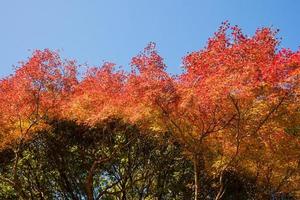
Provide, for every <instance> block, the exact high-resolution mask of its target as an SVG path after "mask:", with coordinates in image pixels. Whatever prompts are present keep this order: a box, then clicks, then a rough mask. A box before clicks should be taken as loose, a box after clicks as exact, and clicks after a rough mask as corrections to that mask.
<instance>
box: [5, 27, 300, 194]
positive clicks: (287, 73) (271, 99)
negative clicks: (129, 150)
mask: <svg viewBox="0 0 300 200" xmlns="http://www.w3.org/2000/svg"><path fill="white" fill-rule="evenodd" d="M276 33H277V31H276V30H272V29H270V28H260V29H258V30H257V31H256V32H255V33H254V35H253V36H247V35H245V34H243V33H242V31H241V29H240V28H239V27H237V26H233V27H231V26H230V25H229V24H228V23H227V22H225V23H223V24H222V26H221V27H220V28H219V30H218V31H217V32H216V33H215V34H214V36H213V37H211V38H210V39H209V40H208V42H207V45H206V47H205V48H203V49H202V50H199V51H195V52H192V53H189V54H188V55H186V56H185V57H184V58H183V68H184V72H183V73H182V74H179V75H177V76H171V75H170V74H169V73H168V72H167V68H166V65H165V64H164V62H163V58H162V57H161V56H160V55H159V54H158V52H157V50H156V48H155V44H154V43H150V44H149V45H148V46H147V47H146V48H145V49H144V51H142V52H141V53H140V54H138V55H137V56H135V57H133V58H132V61H131V67H132V68H131V71H129V72H126V71H123V70H116V67H115V65H114V64H112V63H104V64H103V65H102V66H101V67H91V68H89V69H88V70H87V72H86V73H85V74H84V76H83V77H82V78H78V77H77V76H78V71H77V64H76V62H75V61H71V60H63V59H61V58H60V57H59V54H58V52H53V51H50V50H47V49H46V50H44V51H35V52H33V55H32V57H30V58H29V61H28V62H24V63H21V66H20V67H19V68H18V69H17V70H16V72H15V74H13V75H11V76H9V77H7V78H4V79H2V80H1V81H0V104H1V111H0V148H1V149H6V148H11V147H13V149H14V151H15V160H14V161H15V165H14V167H13V171H14V178H12V179H11V178H9V177H4V176H0V177H1V179H2V180H3V181H7V182H8V183H10V184H11V185H13V186H14V187H15V190H16V191H17V193H18V195H21V196H22V195H24V194H22V193H23V192H22V190H20V189H19V191H18V188H22V187H21V186H20V183H18V182H19V181H18V176H17V170H18V169H17V168H18V163H19V161H18V160H19V155H20V153H21V152H20V151H21V150H20V149H21V147H22V145H23V144H24V143H26V142H27V141H30V139H31V138H34V137H33V136H34V134H36V133H38V132H39V131H41V130H45V129H47V128H48V124H49V123H48V122H49V121H51V120H53V119H56V120H72V121H76V123H78V124H84V125H86V126H89V127H97V124H99V123H104V122H106V121H107V120H108V119H120V120H122V121H123V122H125V123H127V124H132V125H134V126H137V127H138V128H139V129H140V130H141V131H143V132H148V133H151V134H152V135H153V136H154V137H158V138H160V137H162V136H163V135H165V134H170V135H171V136H172V141H173V142H174V143H178V144H179V145H180V147H181V150H182V153H183V155H185V157H186V158H188V159H189V160H190V161H191V162H192V163H193V170H194V187H193V188H194V199H195V200H197V199H205V198H208V197H209V198H214V199H221V198H222V197H224V195H226V194H227V193H226V190H228V189H227V188H228V187H227V186H228V184H227V183H226V181H228V180H227V179H228V177H227V176H228V174H230V173H234V170H238V172H243V173H244V174H248V175H249V174H250V175H251V177H256V183H257V184H258V185H264V187H265V188H266V189H265V190H266V191H268V192H269V193H268V194H267V195H270V194H273V193H274V194H275V193H278V192H279V191H287V192H289V189H290V190H292V189H293V190H297V189H299V187H300V185H299V183H298V182H297V180H299V176H300V174H299V171H300V158H299V155H300V138H299V132H300V131H299V130H300V128H299V123H300V121H299V119H300V118H299V116H300V115H299V114H300V113H299V110H300V108H299V105H300V102H299V100H300V98H299V95H300V81H299V78H300V51H296V52H293V51H291V50H289V49H279V40H278V39H277V38H276ZM49 128H50V127H49ZM125 147H126V145H125V146H122V145H121V146H117V147H116V149H117V150H116V151H122V149H124V148H125ZM118 148H119V149H118ZM111 153H112V152H111ZM112 154H113V153H112ZM101 156H102V155H100V157H99V155H97V154H95V155H93V158H94V160H93V163H92V164H91V166H90V168H89V173H87V174H89V176H88V177H87V178H86V183H85V185H86V186H85V187H86V191H85V192H86V193H87V198H88V199H93V198H94V197H93V190H92V188H93V178H94V174H95V172H96V169H97V167H99V165H100V164H102V163H105V162H110V159H108V160H106V159H105V162H104V161H103V162H102V160H101V158H102V157H101ZM111 157H113V156H111ZM237 174H238V173H237ZM250 175H249V176H250ZM266 177H267V178H266ZM211 179H213V181H214V182H217V184H216V185H217V186H216V187H215V188H214V189H213V191H214V192H213V195H214V197H212V196H210V195H211V194H210V193H211V192H210V191H211V190H210V189H208V188H211V187H210V186H208V185H209V183H210V182H211V181H212V180H211ZM216 180H217V181H216ZM264 194H265V193H264ZM23 198H24V199H26V197H25V196H24V197H23ZM257 198H261V199H262V198H265V197H262V196H258V197H257Z"/></svg>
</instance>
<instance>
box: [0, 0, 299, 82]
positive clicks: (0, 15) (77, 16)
mask: <svg viewBox="0 0 300 200" xmlns="http://www.w3.org/2000/svg"><path fill="white" fill-rule="evenodd" d="M225 20H229V22H230V23H231V24H232V25H239V26H240V27H241V28H242V29H243V30H244V32H246V33H247V34H250V35H251V34H252V33H253V32H254V31H255V30H256V28H258V27H262V26H273V27H275V28H279V29H280V33H279V36H280V37H282V38H283V40H282V43H281V46H282V47H288V48H291V49H293V50H296V49H298V47H299V46H300V1H297V0H294V1H292V0H282V1H279V0H278V1H276V0H273V1H271V0H248V1H243V0H223V1H221V0H207V1H202V0H118V1H117V0H106V1H104V0H86V1H84V0H51V1H50V0H48V1H46V0H26V1H25V0H7V1H5V0H3V1H1V2H0V27H1V29H0V30H1V31H0V55H1V57H0V58H1V59H0V77H4V76H6V75H9V74H10V73H12V72H13V68H12V65H17V64H18V61H20V60H26V58H27V57H28V56H29V55H30V54H31V53H30V51H28V50H33V49H44V48H50V49H60V50H62V54H63V56H64V57H66V58H73V59H76V60H78V62H79V63H88V64H89V65H101V63H102V62H103V61H111V62H114V63H116V64H117V65H121V66H124V67H125V69H128V64H129V62H130V59H131V57H133V56H134V55H136V54H137V53H138V52H140V51H141V50H142V49H143V48H144V47H145V46H146V45H147V43H148V42H150V41H153V42H156V43H157V47H158V50H159V52H160V54H161V55H162V56H163V57H164V59H165V62H166V64H167V65H168V70H169V72H170V73H173V74H174V73H179V72H180V71H181V70H180V67H179V66H180V64H181V58H182V57H183V56H184V55H185V54H186V53H187V52H191V51H194V50H198V49H200V48H202V47H203V46H204V45H205V43H206V41H207V39H208V37H210V36H211V35H212V34H213V33H214V32H215V31H216V30H217V28H218V27H219V25H220V24H221V22H222V21H225Z"/></svg>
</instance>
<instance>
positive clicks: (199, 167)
mask: <svg viewBox="0 0 300 200" xmlns="http://www.w3.org/2000/svg"><path fill="white" fill-rule="evenodd" d="M193 165H194V190H195V193H194V200H200V199H201V197H200V196H201V193H203V191H202V190H203V183H204V176H205V172H204V167H205V161H204V157H203V155H202V153H196V154H194V156H193Z"/></svg>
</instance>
